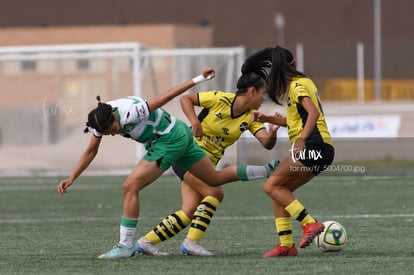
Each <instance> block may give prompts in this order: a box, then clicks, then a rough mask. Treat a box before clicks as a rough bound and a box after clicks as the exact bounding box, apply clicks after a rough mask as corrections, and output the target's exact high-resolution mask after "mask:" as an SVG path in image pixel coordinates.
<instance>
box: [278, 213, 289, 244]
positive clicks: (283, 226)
mask: <svg viewBox="0 0 414 275" xmlns="http://www.w3.org/2000/svg"><path fill="white" fill-rule="evenodd" d="M275 223H276V231H277V234H278V235H279V240H280V245H281V246H286V247H292V246H293V235H292V222H291V220H290V217H282V218H276V220H275Z"/></svg>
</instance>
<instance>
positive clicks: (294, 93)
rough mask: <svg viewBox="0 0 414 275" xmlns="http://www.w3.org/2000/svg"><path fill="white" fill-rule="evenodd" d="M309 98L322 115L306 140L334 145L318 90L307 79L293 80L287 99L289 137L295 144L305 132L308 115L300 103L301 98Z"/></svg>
mask: <svg viewBox="0 0 414 275" xmlns="http://www.w3.org/2000/svg"><path fill="white" fill-rule="evenodd" d="M305 96H306V97H309V98H310V99H311V100H312V102H313V104H315V106H316V108H317V109H318V111H319V113H320V115H319V118H318V120H317V122H316V125H315V128H314V129H313V131H312V133H311V134H310V135H309V137H308V138H307V140H306V143H309V144H313V143H328V144H330V145H332V140H331V135H330V133H329V130H328V126H327V125H326V121H325V116H324V113H323V109H322V104H321V101H320V99H319V96H318V89H317V87H316V85H315V84H314V83H313V81H312V80H311V79H309V78H307V77H298V78H293V80H292V81H291V82H290V86H289V93H288V98H287V109H286V119H287V127H288V135H289V140H290V142H291V143H294V142H295V141H296V139H297V138H298V137H299V136H300V134H301V133H302V131H303V127H304V125H305V123H306V119H307V116H308V113H307V112H306V110H305V109H304V108H303V106H302V105H301V104H300V103H299V97H305Z"/></svg>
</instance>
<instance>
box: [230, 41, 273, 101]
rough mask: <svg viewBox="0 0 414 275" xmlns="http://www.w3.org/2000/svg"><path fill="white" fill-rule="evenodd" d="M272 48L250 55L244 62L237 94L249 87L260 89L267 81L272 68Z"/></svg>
mask: <svg viewBox="0 0 414 275" xmlns="http://www.w3.org/2000/svg"><path fill="white" fill-rule="evenodd" d="M271 51H272V48H266V49H263V50H261V51H258V52H256V53H254V54H252V55H251V56H249V57H248V58H247V59H246V61H245V62H244V63H243V65H242V68H241V72H242V75H241V76H240V78H239V80H238V81H237V92H236V94H242V93H244V92H245V91H246V90H247V88H249V87H254V88H256V89H259V88H260V87H261V86H262V85H263V84H264V83H265V82H266V78H267V75H268V74H269V70H270V66H271V63H270V61H269V60H270V54H271Z"/></svg>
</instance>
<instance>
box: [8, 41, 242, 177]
mask: <svg viewBox="0 0 414 275" xmlns="http://www.w3.org/2000/svg"><path fill="white" fill-rule="evenodd" d="M244 55H245V53H244V48H242V47H232V48H201V49H200V48H197V49H194V48H191V49H168V50H166V49H151V48H146V47H143V46H141V45H140V44H138V43H109V44H84V45H83V44H79V45H55V46H25V47H0V90H1V93H0V155H1V156H2V158H1V159H0V176H5V175H29V176H31V175H61V174H67V173H68V172H70V171H71V170H72V169H73V167H74V166H75V164H76V161H77V160H78V159H79V157H80V155H81V153H82V152H83V150H84V149H85V148H86V146H87V144H88V142H89V138H90V135H85V134H82V130H83V128H84V126H85V122H86V118H87V114H88V112H89V111H90V110H91V109H92V108H94V107H95V106H96V99H95V98H96V96H97V95H100V96H101V99H102V101H109V100H112V99H115V98H119V97H123V96H128V95H139V96H143V97H145V98H147V99H151V98H153V97H155V96H157V95H159V94H161V93H163V92H165V91H167V90H168V89H169V88H171V87H173V86H175V85H177V84H179V83H181V82H183V81H185V80H187V79H191V78H192V77H194V76H196V75H198V74H200V72H201V71H202V69H203V67H205V66H208V67H212V68H214V69H215V70H216V78H215V79H213V80H212V81H209V82H206V83H201V84H200V85H197V86H196V87H194V88H192V89H191V90H190V91H189V92H198V91H206V90H223V91H235V88H236V87H235V86H236V81H237V79H238V77H239V75H240V68H241V64H242V62H243V61H244ZM164 108H165V109H167V110H168V111H169V112H171V113H172V114H173V115H174V116H176V117H178V118H180V119H183V120H185V121H186V118H185V116H184V115H183V113H182V111H181V108H180V105H179V100H178V99H174V100H172V101H171V102H170V103H168V104H167V105H166V106H165V107H164ZM102 143H103V146H101V148H100V152H99V154H98V156H97V157H96V158H95V160H94V162H93V163H92V164H91V165H90V167H89V168H88V172H89V173H94V172H95V173H100V172H101V171H110V173H116V172H125V171H129V170H130V169H131V167H133V166H134V165H135V163H136V161H137V160H138V159H139V158H140V157H141V156H142V154H143V153H144V151H143V148H142V147H141V145H138V144H137V143H135V142H133V141H132V140H128V139H121V138H104V140H103V141H102Z"/></svg>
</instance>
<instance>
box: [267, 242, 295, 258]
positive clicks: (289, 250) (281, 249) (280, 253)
mask: <svg viewBox="0 0 414 275" xmlns="http://www.w3.org/2000/svg"><path fill="white" fill-rule="evenodd" d="M296 255H298V250H297V249H296V247H295V245H293V246H292V247H287V246H281V245H280V244H278V245H276V246H275V248H273V249H272V250H270V251H269V252H266V253H265V254H263V255H262V258H271V257H285V256H296Z"/></svg>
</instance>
